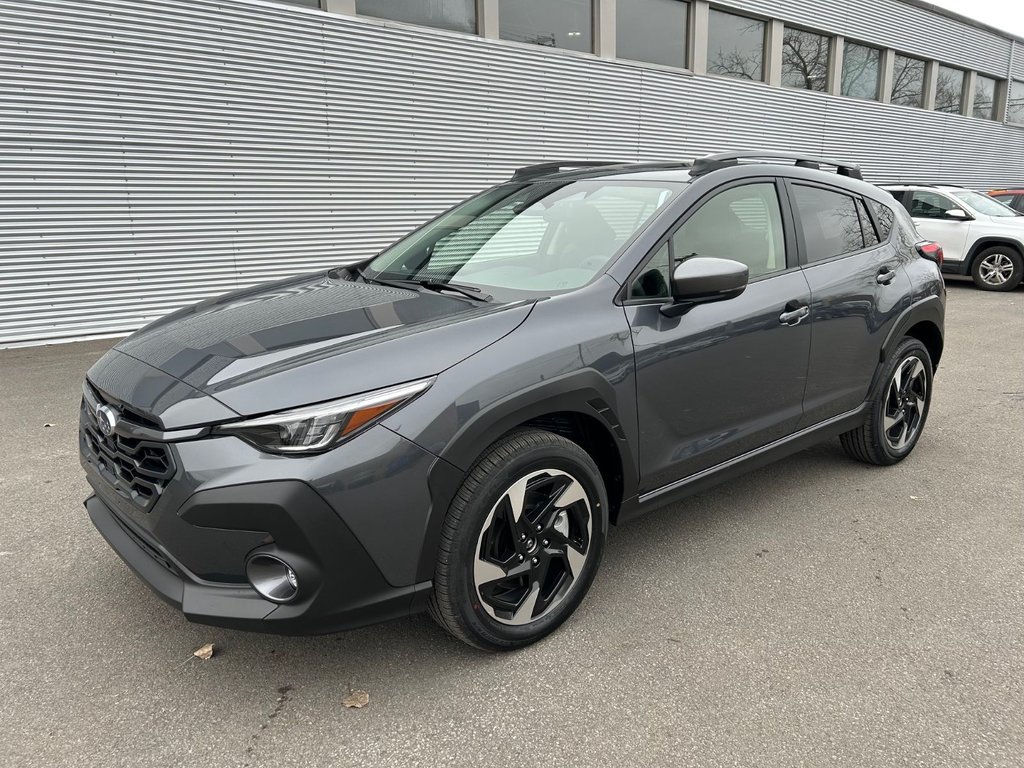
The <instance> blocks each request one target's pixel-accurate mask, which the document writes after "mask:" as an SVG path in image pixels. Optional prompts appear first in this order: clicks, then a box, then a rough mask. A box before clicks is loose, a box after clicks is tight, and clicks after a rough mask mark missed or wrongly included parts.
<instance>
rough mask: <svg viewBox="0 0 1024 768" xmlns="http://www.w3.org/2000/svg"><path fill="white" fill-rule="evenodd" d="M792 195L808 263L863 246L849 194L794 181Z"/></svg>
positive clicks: (859, 225)
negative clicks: (798, 216)
mask: <svg viewBox="0 0 1024 768" xmlns="http://www.w3.org/2000/svg"><path fill="white" fill-rule="evenodd" d="M793 194H794V202H795V203H796V208H797V211H798V213H799V214H800V228H801V230H802V232H803V236H804V247H805V248H806V251H807V253H806V257H807V261H808V262H809V263H810V262H815V261H822V260H824V259H831V258H834V257H836V256H843V255H845V254H848V253H854V252H855V251H860V250H863V249H864V247H865V241H864V230H863V229H862V228H861V215H860V214H859V213H858V212H857V202H856V200H854V198H853V197H852V196H851V195H847V194H845V193H843V192H838V191H835V190H829V189H823V188H821V187H808V186H805V185H803V184H794V185H793Z"/></svg>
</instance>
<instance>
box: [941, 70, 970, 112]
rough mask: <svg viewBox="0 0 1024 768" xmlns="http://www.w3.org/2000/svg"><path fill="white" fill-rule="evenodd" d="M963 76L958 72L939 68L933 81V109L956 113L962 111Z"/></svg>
mask: <svg viewBox="0 0 1024 768" xmlns="http://www.w3.org/2000/svg"><path fill="white" fill-rule="evenodd" d="M963 99H964V74H963V72H960V71H959V70H951V69H944V68H941V67H940V68H939V76H938V78H937V79H936V81H935V109H936V110H938V111H939V112H952V113H958V112H960V110H961V109H963Z"/></svg>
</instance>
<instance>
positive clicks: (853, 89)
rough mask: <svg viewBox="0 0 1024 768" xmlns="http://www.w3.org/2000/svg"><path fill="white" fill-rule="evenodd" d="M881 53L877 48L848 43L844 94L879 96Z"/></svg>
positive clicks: (844, 62)
mask: <svg viewBox="0 0 1024 768" xmlns="http://www.w3.org/2000/svg"><path fill="white" fill-rule="evenodd" d="M880 62H881V54H880V52H879V50H878V49H877V48H868V47H867V46H864V45H848V46H846V49H845V50H844V52H843V94H844V95H846V96H858V97H860V98H869V99H874V98H877V97H878V72H879V65H880Z"/></svg>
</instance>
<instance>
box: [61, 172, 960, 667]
mask: <svg viewBox="0 0 1024 768" xmlns="http://www.w3.org/2000/svg"><path fill="white" fill-rule="evenodd" d="M821 166H827V167H828V168H830V169H834V170H823V169H822V167H821ZM937 250H938V249H937V248H936V247H935V246H934V244H931V243H925V242H922V241H921V239H920V237H919V236H918V235H917V233H916V230H915V229H914V225H913V222H912V221H911V220H910V217H909V216H908V215H907V212H906V211H905V210H904V209H903V208H902V206H900V205H899V204H898V203H897V202H896V201H895V200H894V199H893V197H892V196H891V195H890V194H888V193H886V192H883V191H882V190H880V189H878V188H876V187H874V186H871V185H870V184H867V183H864V182H863V181H861V180H860V172H859V170H858V169H857V168H856V167H855V166H852V165H850V164H848V163H842V162H831V161H825V160H818V159H815V158H807V157H802V156H797V155H788V154H781V155H780V154H776V153H772V154H766V153H731V154H723V155H712V156H708V157H705V158H701V159H699V160H697V161H695V162H693V163H645V164H608V163H545V164H542V165H537V166H530V167H527V168H523V169H521V170H520V171H518V172H517V173H516V174H515V175H514V176H513V177H512V179H511V180H509V181H508V182H506V183H503V184H499V185H498V186H496V187H493V188H491V189H489V190H486V191H484V192H483V193H481V194H479V195H478V196H476V197H473V198H472V199H470V200H468V201H466V202H464V203H462V204H461V205H459V206H457V207H455V208H453V209H452V210H450V211H448V212H447V213H444V214H442V215H441V216H439V217H438V218H437V219H435V220H433V221H431V222H429V223H428V224H426V225H425V226H423V227H422V228H421V229H419V230H417V231H415V232H413V233H412V234H411V235H409V236H408V237H406V238H405V239H403V240H401V241H400V242H398V243H397V244H396V245H394V246H392V247H390V248H388V249H387V250H385V251H384V252H382V253H381V254H379V255H378V256H377V257H375V258H373V259H369V260H367V261H364V262H361V263H359V264H352V265H347V266H342V267H337V268H335V269H332V270H330V271H327V272H321V273H316V274H309V275H303V276H300V277H295V278H292V279H288V280H284V281H281V282H276V283H272V284H268V285H262V286H258V287H256V288H248V289H244V290H240V291H236V292H234V293H231V294H228V295H226V296H223V297H220V298H217V299H212V300H209V301H204V302H202V303H200V304H197V305H195V306H192V307H189V308H186V309H183V310H180V311H178V312H174V313H173V314H171V315H168V316H167V317H164V318H162V319H160V320H158V321H157V322H155V323H153V324H151V325H149V326H148V327H146V328H144V329H142V330H141V331H138V332H137V333H135V334H133V335H132V336H130V337H128V338H127V339H125V340H123V341H121V342H120V343H118V344H117V345H116V346H115V347H114V348H113V349H112V350H111V351H109V352H108V353H107V354H105V355H104V356H103V357H102V358H101V359H100V360H99V361H98V362H97V363H96V364H95V365H94V366H93V367H92V369H91V370H90V371H89V372H88V374H87V378H86V382H85V384H84V397H83V400H82V407H81V430H80V449H81V460H82V465H83V467H84V468H85V472H86V475H87V477H88V480H89V483H90V484H91V486H92V488H93V490H94V494H93V495H92V496H90V498H89V499H87V500H86V502H85V506H86V509H87V510H88V513H89V515H90V516H91V518H92V520H93V522H94V524H95V526H96V527H97V528H98V529H99V531H100V533H102V534H103V536H104V537H105V538H106V539H107V541H108V542H109V543H110V545H111V546H112V547H113V548H114V550H115V551H116V552H117V553H118V554H119V555H120V556H121V557H122V558H123V559H124V560H125V561H126V562H127V563H128V565H129V566H130V567H131V568H132V569H134V570H135V572H136V573H137V574H138V575H139V576H140V577H141V578H142V579H143V580H144V581H145V582H146V583H147V584H148V585H149V586H150V587H151V588H152V589H153V590H154V591H155V592H156V593H157V594H158V595H160V596H161V597H162V598H163V599H164V600H166V601H167V602H169V603H170V604H172V605H174V606H176V607H178V608H180V609H181V610H182V611H183V612H184V614H185V615H186V616H187V617H188V618H189V619H191V620H193V621H197V622H202V623H209V624H215V625H222V626H229V627H237V628H243V629H253V630H262V631H270V632H282V633H315V632H330V631H336V630H341V629H345V628H350V627H355V626H359V625H364V624H367V623H371V622H376V621H381V620H385V619H391V618H394V617H399V616H404V615H407V614H410V613H413V612H417V611H420V610H429V611H430V613H431V614H432V615H433V617H434V618H435V619H436V620H437V621H438V623H439V624H440V625H441V626H442V627H444V628H445V629H446V630H447V631H448V632H450V633H451V634H452V635H454V636H456V637H458V638H460V639H462V640H464V641H466V642H468V643H470V644H472V645H475V646H477V647H480V648H484V649H492V650H501V649H510V648H515V647H519V646H523V645H526V644H528V643H531V642H533V641H536V640H538V639H539V638H541V637H543V636H545V635H546V634H548V633H549V632H551V631H552V630H554V629H555V628H556V627H558V626H559V625H560V624H561V623H562V622H563V621H565V620H566V619H567V618H568V617H569V616H570V615H571V614H572V612H573V610H574V609H575V608H576V607H577V606H578V605H579V604H580V601H581V600H583V598H584V596H585V595H586V593H587V590H588V588H589V586H590V584H591V582H592V581H593V580H594V577H595V574H596V573H597V569H598V566H599V564H600V562H601V554H602V550H603V548H604V543H605V537H606V535H607V533H608V527H609V525H612V524H618V523H622V522H624V521H626V520H628V519H630V518H632V517H634V516H636V515H639V514H641V513H643V512H646V511H648V510H650V509H653V508H656V507H659V506H661V505H664V504H666V503H669V502H672V501H675V500H678V499H680V498H681V497H683V496H686V495H687V494H692V493H694V492H697V491H699V490H701V489H703V488H707V487H708V486H709V485H710V484H712V483H717V482H721V481H724V480H727V479H728V478H730V477H733V476H735V475H736V474H738V473H740V472H743V471H746V470H749V469H751V468H754V467H757V466H760V465H763V464H766V463H768V462H770V461H773V460H775V459H778V458H779V457H782V456H785V455H787V454H791V453H793V452H794V451H798V450H800V449H803V448H805V447H807V446H809V445H811V444H814V443H817V442H819V441H822V440H825V439H828V438H833V437H836V436H838V437H839V438H840V440H841V441H842V445H843V446H844V448H845V449H846V451H847V452H848V453H849V454H850V455H851V456H852V457H853V458H855V459H858V460H860V461H864V462H869V463H873V464H882V465H884V464H893V463H895V462H898V461H900V460H902V459H904V458H905V457H906V456H907V455H908V454H909V453H910V452H911V451H912V450H913V448H914V446H915V444H916V443H917V441H918V439H919V438H920V436H921V433H922V430H923V428H924V425H925V420H926V418H927V415H928V407H929V403H930V400H931V395H932V376H933V373H934V370H935V366H936V365H937V364H938V362H939V358H940V356H941V355H942V346H943V316H944V310H945V292H944V287H943V282H942V277H941V275H940V272H939V265H938V263H937V260H938V258H940V256H939V254H937ZM879 482H883V480H879Z"/></svg>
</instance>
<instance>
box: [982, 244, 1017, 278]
mask: <svg viewBox="0 0 1024 768" xmlns="http://www.w3.org/2000/svg"><path fill="white" fill-rule="evenodd" d="M1012 275H1013V260H1012V259H1011V258H1010V257H1009V255H1007V254H1005V253H998V252H996V253H991V254H989V255H988V256H986V257H985V258H984V259H982V260H981V263H980V264H979V265H978V276H979V277H980V278H981V280H982V282H984V283H985V284H986V285H992V286H1000V285H1003V284H1004V283H1005V282H1006V281H1007V280H1009V279H1010V277H1011V276H1012Z"/></svg>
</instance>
